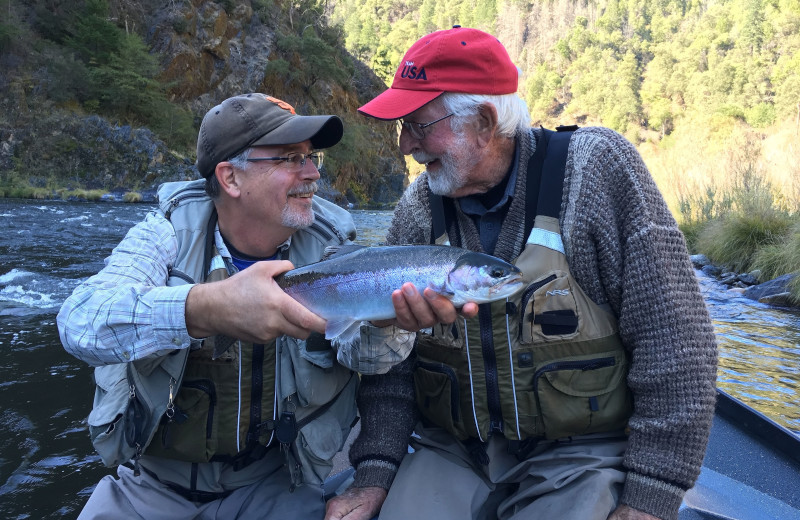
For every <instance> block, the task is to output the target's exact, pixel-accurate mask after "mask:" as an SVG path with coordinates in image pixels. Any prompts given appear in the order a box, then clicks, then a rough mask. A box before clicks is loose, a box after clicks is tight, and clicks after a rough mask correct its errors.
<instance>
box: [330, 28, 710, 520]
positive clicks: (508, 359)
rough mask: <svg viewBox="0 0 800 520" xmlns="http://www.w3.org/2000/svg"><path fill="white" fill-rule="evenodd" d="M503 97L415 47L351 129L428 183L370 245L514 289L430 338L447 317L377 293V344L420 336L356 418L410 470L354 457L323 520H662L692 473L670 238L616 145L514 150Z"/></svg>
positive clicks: (701, 439)
mask: <svg viewBox="0 0 800 520" xmlns="http://www.w3.org/2000/svg"><path fill="white" fill-rule="evenodd" d="M517 86H518V72H517V68H516V66H514V64H513V63H512V61H511V59H510V57H509V55H508V53H507V52H506V50H505V48H504V47H503V45H502V44H501V43H500V42H499V41H498V40H497V38H495V37H494V36H492V35H490V34H487V33H485V32H482V31H478V30H475V29H467V28H461V27H457V26H456V27H454V28H452V29H449V30H444V31H437V32H435V33H432V34H429V35H427V36H424V37H422V38H420V39H419V40H418V41H417V42H416V43H414V44H413V45H412V46H411V48H410V49H409V50H408V51H407V52H406V54H405V56H404V57H403V59H402V60H401V62H400V64H399V65H398V68H397V72H396V74H395V76H394V81H393V82H392V86H391V87H390V88H389V89H388V90H386V91H385V92H383V93H382V94H380V95H379V96H377V97H376V98H375V99H373V100H372V101H370V102H369V103H367V104H366V105H364V106H362V107H361V108H360V109H359V111H360V112H362V113H363V114H364V115H367V116H370V117H374V118H377V119H382V120H387V121H398V120H399V122H400V123H401V126H400V143H399V144H400V149H401V151H402V152H403V153H404V154H406V155H411V156H412V157H413V158H414V160H416V161H417V162H419V163H421V164H423V165H424V166H425V170H426V171H425V172H423V173H422V174H421V175H420V176H419V177H418V178H417V179H416V180H415V181H414V182H413V183H412V185H411V186H409V187H408V189H407V190H406V192H405V193H404V194H403V197H402V199H401V200H400V201H399V203H398V205H397V207H396V208H395V212H394V217H393V220H392V224H391V226H390V229H389V232H388V235H387V243H389V244H430V243H434V242H435V243H449V244H452V245H454V246H460V247H464V248H467V249H470V250H473V251H480V252H485V253H490V254H494V255H495V256H498V257H500V258H502V259H504V260H507V261H510V262H514V263H515V264H516V265H517V266H518V267H519V268H520V270H521V271H522V272H523V275H524V277H525V279H526V281H527V287H526V289H524V290H523V291H522V292H520V293H519V294H517V295H515V296H514V297H511V298H509V299H508V301H502V302H494V303H492V304H481V305H480V307H479V308H475V307H476V306H475V304H467V305H465V306H464V308H463V309H462V315H463V317H464V319H463V320H457V321H456V322H455V323H454V324H453V325H446V326H443V325H442V324H441V323H442V320H441V319H440V317H441V316H445V315H447V302H444V301H441V300H436V299H434V297H433V295H432V294H430V292H429V291H428V290H426V291H425V292H424V293H422V294H420V293H418V292H417V291H416V289H414V287H413V286H409V285H405V286H403V288H402V293H401V291H396V294H395V295H393V296H394V297H396V298H397V301H396V303H402V305H401V306H399V308H398V313H397V320H396V323H397V324H398V325H400V326H401V327H403V328H405V329H407V330H414V331H417V330H419V331H420V333H418V334H416V337H415V339H414V352H413V354H412V355H411V356H409V357H408V358H407V360H406V361H405V362H402V363H400V364H398V365H397V366H396V367H394V368H393V369H392V370H390V371H389V372H388V373H387V374H386V375H385V376H376V377H364V378H362V388H361V390H360V401H359V402H360V403H361V405H360V408H359V410H360V412H361V413H362V415H363V416H364V419H363V420H362V430H363V429H364V428H365V427H366V426H367V424H368V422H367V421H368V419H367V418H369V417H371V418H373V419H370V420H374V421H375V424H376V425H384V426H383V436H384V437H385V438H387V439H394V437H395V436H396V435H402V434H403V432H405V431H411V430H412V429H413V430H414V435H413V436H411V438H410V444H411V446H412V448H413V453H409V454H408V455H406V456H405V458H404V459H403V461H402V463H401V465H400V466H399V468H398V467H397V466H396V465H394V462H395V461H396V460H397V459H398V458H399V457H400V456H401V454H402V452H403V449H404V446H403V445H402V444H401V446H400V447H399V448H396V451H394V452H392V453H390V454H389V455H388V456H387V450H386V449H385V446H386V444H384V448H382V447H378V446H368V445H354V446H353V448H352V449H351V450H350V460H351V462H352V463H353V465H354V466H355V467H356V468H357V469H358V470H359V472H358V473H357V474H356V479H355V482H354V484H353V486H352V487H351V488H350V489H348V490H347V491H346V492H345V493H344V494H343V495H341V496H339V497H337V498H334V499H333V500H331V501H330V502H329V503H328V508H327V516H326V519H327V520H336V519H341V518H346V519H347V520H366V519H370V518H371V517H372V515H373V514H374V513H375V512H377V511H378V510H380V518H381V520H405V519H408V518H425V519H434V518H435V519H436V520H472V519H474V520H478V519H480V520H483V519H502V520H533V519H536V520H540V519H558V520H573V519H574V520H606V519H608V520H653V519H657V518H661V519H665V520H666V519H675V518H677V516H678V509H679V507H680V505H681V500H682V498H683V496H684V493H685V492H686V490H687V489H688V488H690V487H691V486H692V485H693V484H694V482H695V480H696V478H697V476H698V474H699V472H700V467H701V464H702V461H703V455H704V452H705V448H706V443H707V441H708V435H709V431H710V428H711V420H712V417H713V413H714V402H715V397H716V393H715V388H714V386H715V385H714V383H715V375H716V344H715V338H714V330H713V327H712V325H711V321H710V319H709V316H708V312H707V311H706V308H705V304H704V302H703V299H702V296H701V294H700V291H699V288H698V285H697V281H696V279H695V276H694V271H693V268H692V265H691V262H690V260H689V256H688V253H687V251H686V245H685V243H684V240H683V236H682V234H681V232H680V231H679V230H678V227H677V225H676V223H675V220H674V219H673V218H672V215H671V214H670V212H669V210H668V208H667V205H666V204H665V202H664V199H663V197H662V196H661V194H660V193H659V191H658V188H657V187H656V185H655V183H654V182H653V179H652V177H651V176H650V174H649V172H648V171H647V168H646V166H645V165H644V163H643V161H642V159H641V157H640V156H639V154H638V153H637V151H636V149H635V148H634V147H633V146H632V145H631V143H629V142H628V141H627V140H625V138H624V137H622V136H621V135H619V134H618V133H616V132H613V131H611V130H609V129H607V128H599V127H588V128H580V129H577V130H575V128H572V133H570V130H567V129H564V131H559V132H554V131H546V130H545V129H542V128H531V126H530V115H529V113H528V108H527V106H526V105H525V102H524V101H523V100H522V99H521V98H520V97H519V96H518V95H517V93H516V92H517ZM401 294H402V297H401ZM432 303H435V304H436V306H435V309H436V310H435V312H433V308H434V307H433V306H432V305H431V304H432ZM426 312H427V316H426ZM449 312H454V309H452V307H451V308H450V309H449ZM409 341H411V340H409ZM390 378H391V379H390ZM404 403H405V405H408V404H409V403H410V405H411V406H414V407H415V408H416V410H417V411H418V413H419V416H418V417H417V418H418V421H417V422H416V423H414V419H415V418H414V417H413V416H410V415H406V414H403V415H399V416H398V415H397V414H396V412H395V410H397V409H402V407H403V406H404ZM381 414H385V416H384V418H383V419H382V420H381ZM398 417H399V418H398ZM392 446H396V444H392ZM362 468H373V469H374V470H375V471H376V472H377V470H378V469H380V470H381V471H382V472H383V477H384V480H383V482H382V483H381V484H380V485H379V486H375V485H374V484H371V483H370V482H369V481H367V480H365V479H362V478H361V477H360V476H359V475H360V474H363V473H362V472H361V469H362ZM372 480H373V481H374V479H372ZM389 484H391V487H389ZM387 489H388V490H389V491H388V497H387V492H386V490H387Z"/></svg>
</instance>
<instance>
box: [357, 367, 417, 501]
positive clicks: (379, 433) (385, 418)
mask: <svg viewBox="0 0 800 520" xmlns="http://www.w3.org/2000/svg"><path fill="white" fill-rule="evenodd" d="M415 364H416V356H415V355H414V354H412V355H411V356H409V358H408V359H406V361H404V362H403V363H400V364H399V365H396V366H395V367H394V368H392V370H390V371H389V372H388V373H387V374H384V375H379V376H362V377H361V387H360V389H359V395H358V408H359V412H360V414H361V433H360V434H359V436H358V438H357V439H356V441H355V442H354V443H353V446H352V447H351V448H350V463H351V464H352V465H353V467H354V468H356V475H355V481H354V483H353V486H354V487H370V486H377V487H382V488H384V489H389V486H390V485H391V483H392V480H394V476H395V474H396V473H397V469H398V468H399V467H400V462H401V461H402V460H403V457H404V456H405V454H406V453H407V452H408V439H409V437H410V435H411V432H412V431H413V429H414V425H415V424H416V422H417V409H416V402H415V398H414V384H413V370H414V365H415Z"/></svg>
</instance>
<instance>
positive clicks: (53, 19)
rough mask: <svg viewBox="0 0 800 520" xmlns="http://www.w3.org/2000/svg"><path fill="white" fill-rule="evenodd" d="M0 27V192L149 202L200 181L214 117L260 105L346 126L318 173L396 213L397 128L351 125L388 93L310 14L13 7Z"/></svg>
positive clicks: (256, 4) (171, 7) (400, 177)
mask: <svg viewBox="0 0 800 520" xmlns="http://www.w3.org/2000/svg"><path fill="white" fill-rule="evenodd" d="M3 10H4V11H5V10H6V8H5V7H4V8H3ZM6 15H7V16H6ZM2 18H5V21H0V108H1V109H2V110H0V189H2V188H3V187H6V188H7V187H8V186H12V185H19V184H20V183H27V184H29V185H30V186H33V187H40V188H51V189H56V188H63V187H66V188H73V189H74V188H84V189H87V188H88V189H103V190H108V191H115V190H116V191H120V190H136V191H141V192H145V193H147V192H150V191H152V190H153V189H154V188H155V187H156V186H157V185H158V184H159V183H161V182H163V181H166V180H177V179H189V178H196V177H197V172H196V170H195V169H194V166H193V163H194V153H195V152H194V139H195V137H196V132H197V128H198V125H199V122H200V120H201V119H202V116H203V115H204V114H205V112H206V111H207V110H208V109H209V108H211V107H213V106H214V105H216V104H217V103H219V102H220V101H221V100H223V99H225V98H227V97H229V96H232V95H236V94H240V93H246V92H265V93H269V94H271V95H273V96H275V97H278V98H281V99H284V100H285V101H287V102H289V103H291V104H292V105H294V106H295V108H296V109H297V111H298V113H301V114H319V113H334V114H337V115H340V117H342V118H343V119H344V121H345V137H344V139H343V140H342V142H341V143H340V144H339V145H338V146H337V147H335V148H334V149H332V150H330V153H328V154H326V155H327V157H326V171H325V172H323V175H324V184H326V185H327V187H328V189H329V194H330V197H331V198H334V199H337V200H338V202H341V203H344V202H352V203H356V204H369V203H392V202H393V201H395V200H397V198H398V197H399V195H400V193H401V192H402V189H403V187H404V184H405V182H406V174H405V165H404V162H403V159H402V156H401V155H400V153H399V151H398V150H397V147H396V144H395V143H396V133H395V132H396V129H395V127H394V126H393V125H391V124H389V123H385V122H377V121H373V120H368V119H367V118H365V117H363V116H360V115H358V114H357V112H356V109H357V108H358V106H360V105H361V104H363V103H364V102H366V101H368V100H369V99H370V98H371V97H372V96H374V95H376V94H377V93H378V92H380V91H381V90H382V89H383V88H385V87H384V86H383V84H382V82H381V81H380V80H379V79H378V78H377V77H376V76H375V75H374V74H373V73H372V72H371V71H370V70H369V69H368V68H366V67H364V66H363V65H361V64H360V63H359V62H358V61H357V60H354V59H352V58H351V57H350V55H349V54H347V52H346V51H344V50H343V45H342V44H341V35H340V34H339V33H338V31H337V30H336V29H335V28H331V27H329V26H328V25H327V21H326V18H325V17H324V16H323V15H322V7H321V6H318V5H317V3H316V2H314V1H304V2H302V1H301V2H291V3H289V2H281V1H276V2H273V1H271V0H252V1H247V0H245V1H232V0H229V1H221V2H211V1H201V0H191V1H180V0H174V1H173V0H171V1H168V2H163V1H157V0H110V1H106V0H83V1H69V2H67V1H59V0H38V1H33V2H22V1H13V0H11V1H9V2H8V6H7V13H3V16H0V20H2ZM367 143H368V146H367Z"/></svg>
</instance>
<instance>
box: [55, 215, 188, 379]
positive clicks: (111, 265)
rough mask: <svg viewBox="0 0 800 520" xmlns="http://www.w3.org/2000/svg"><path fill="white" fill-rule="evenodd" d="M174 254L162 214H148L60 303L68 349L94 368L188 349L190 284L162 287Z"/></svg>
mask: <svg viewBox="0 0 800 520" xmlns="http://www.w3.org/2000/svg"><path fill="white" fill-rule="evenodd" d="M177 254H178V241H177V239H176V237H175V232H174V231H173V229H172V225H171V224H170V223H169V221H168V220H166V219H165V218H164V217H163V216H161V215H158V214H155V213H151V214H148V215H147V217H146V218H145V220H143V221H142V222H140V223H139V224H137V225H136V226H134V227H133V228H131V229H130V231H128V234H127V235H126V236H125V238H124V239H123V240H122V241H121V242H120V243H119V245H117V247H116V248H114V251H113V252H112V253H111V256H109V257H108V258H106V259H105V267H104V268H103V269H102V270H101V271H100V272H99V273H98V274H96V275H94V276H92V277H90V278H89V279H87V280H86V281H85V282H83V283H82V284H81V285H79V286H78V287H77V288H76V289H75V291H74V292H73V293H72V295H70V296H69V298H67V299H66V300H65V301H64V304H63V305H62V307H61V310H60V311H59V313H58V317H57V322H58V330H59V334H60V336H61V343H62V344H63V345H64V348H65V349H66V350H67V352H69V353H70V354H72V355H73V356H75V357H77V358H79V359H81V360H83V361H85V362H87V363H89V364H90V365H93V366H98V365H105V364H111V363H121V362H126V361H132V360H136V359H142V358H144V357H147V356H151V355H154V354H158V353H162V354H166V353H167V352H169V351H171V350H173V349H176V348H186V347H188V346H189V345H190V343H191V342H192V341H193V339H192V338H191V337H189V334H188V333H187V332H186V320H185V313H184V310H185V305H186V296H187V294H188V293H189V290H190V289H191V288H192V287H193V285H190V284H186V285H180V286H176V287H167V286H166V285H165V284H166V282H167V277H168V276H167V266H169V265H172V264H174V263H175V260H176V258H177Z"/></svg>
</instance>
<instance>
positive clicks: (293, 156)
mask: <svg viewBox="0 0 800 520" xmlns="http://www.w3.org/2000/svg"><path fill="white" fill-rule="evenodd" d="M308 159H311V163H312V164H313V165H314V167H315V168H316V169H318V170H319V169H320V167H322V159H323V153H322V152H311V153H299V152H292V153H287V154H286V156H285V157H252V158H248V159H247V162H261V161H283V162H285V163H286V169H287V170H290V171H295V172H299V171H300V170H302V169H303V168H304V167H305V165H306V160H308Z"/></svg>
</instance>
